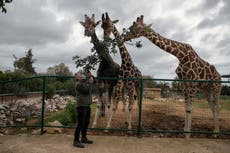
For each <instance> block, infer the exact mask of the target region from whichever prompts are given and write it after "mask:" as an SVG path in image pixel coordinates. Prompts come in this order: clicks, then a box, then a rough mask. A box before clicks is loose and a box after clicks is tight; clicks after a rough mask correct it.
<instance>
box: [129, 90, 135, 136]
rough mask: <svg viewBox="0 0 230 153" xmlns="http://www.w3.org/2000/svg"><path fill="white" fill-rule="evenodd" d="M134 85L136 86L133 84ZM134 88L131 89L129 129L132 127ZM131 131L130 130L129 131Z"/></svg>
mask: <svg viewBox="0 0 230 153" xmlns="http://www.w3.org/2000/svg"><path fill="white" fill-rule="evenodd" d="M133 87H134V86H133ZM134 89H135V88H132V86H131V88H130V89H129V114H128V130H131V129H132V110H133V104H134V96H135V95H134V94H135V93H134ZM129 132H130V131H129Z"/></svg>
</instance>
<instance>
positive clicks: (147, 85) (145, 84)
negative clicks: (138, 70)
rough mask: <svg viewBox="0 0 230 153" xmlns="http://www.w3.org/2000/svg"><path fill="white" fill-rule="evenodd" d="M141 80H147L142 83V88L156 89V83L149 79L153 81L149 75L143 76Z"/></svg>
mask: <svg viewBox="0 0 230 153" xmlns="http://www.w3.org/2000/svg"><path fill="white" fill-rule="evenodd" d="M143 78H144V79H147V80H144V81H143V87H144V88H155V87H156V84H157V83H156V82H155V81H154V80H151V79H153V77H151V76H150V75H146V76H143ZM148 79H149V80H148Z"/></svg>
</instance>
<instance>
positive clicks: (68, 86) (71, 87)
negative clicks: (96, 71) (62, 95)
mask: <svg viewBox="0 0 230 153" xmlns="http://www.w3.org/2000/svg"><path fill="white" fill-rule="evenodd" d="M64 88H65V90H67V94H68V95H71V96H75V95H76V93H75V82H74V80H73V79H70V80H67V81H66V82H65V84H64Z"/></svg>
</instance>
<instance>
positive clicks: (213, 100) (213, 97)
mask: <svg viewBox="0 0 230 153" xmlns="http://www.w3.org/2000/svg"><path fill="white" fill-rule="evenodd" d="M208 104H209V107H210V108H211V110H212V114H213V120H214V131H213V132H219V131H220V129H219V111H220V104H219V95H218V94H216V93H210V95H209V96H208ZM216 136H217V135H215V137H216Z"/></svg>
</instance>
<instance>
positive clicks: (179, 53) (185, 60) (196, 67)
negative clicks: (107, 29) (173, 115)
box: [123, 15, 221, 138]
mask: <svg viewBox="0 0 230 153" xmlns="http://www.w3.org/2000/svg"><path fill="white" fill-rule="evenodd" d="M143 19H144V16H143V15H141V16H140V17H138V18H137V19H136V21H135V22H133V25H132V26H130V27H129V29H128V31H127V33H126V34H124V35H123V37H124V40H125V41H128V40H131V39H134V38H138V37H141V36H144V37H146V38H147V39H149V40H150V41H151V42H152V43H153V44H155V45H156V46H158V47H159V48H161V49H162V50H164V51H166V52H167V53H169V54H172V55H174V56H175V57H177V59H178V60H179V65H178V67H177V69H176V74H177V76H178V78H179V79H181V80H214V81H217V82H213V83H199V82H191V81H190V82H181V87H182V91H183V93H184V97H185V112H186V115H185V126H184V131H186V132H190V131H191V123H192V110H193V102H194V99H193V98H194V95H195V94H196V92H197V91H198V90H202V91H203V92H204V93H205V95H206V98H207V101H208V103H209V106H210V108H211V110H212V113H213V118H214V132H219V110H220V104H219V97H220V92H221V84H220V83H218V81H220V80H221V76H220V74H219V73H218V72H217V70H216V68H215V67H214V66H213V65H210V64H209V63H208V62H206V61H205V60H203V59H202V58H201V57H199V56H198V54H197V53H196V52H195V50H194V49H193V48H192V46H191V45H189V44H186V43H181V42H177V41H174V40H171V39H168V38H165V37H163V36H161V35H160V34H158V33H156V32H155V31H154V30H153V29H152V28H151V25H146V24H144V23H143ZM190 135H191V134H189V133H188V134H186V138H189V137H190Z"/></svg>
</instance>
